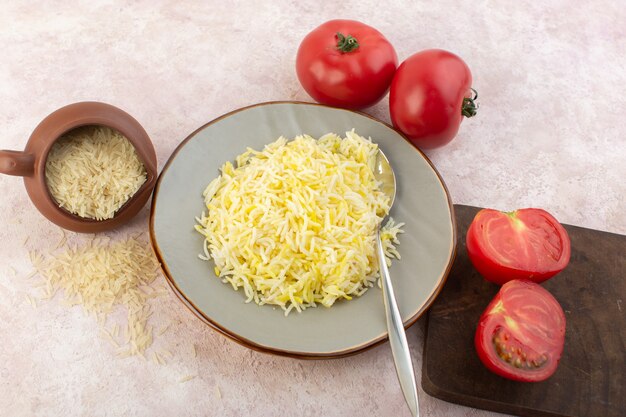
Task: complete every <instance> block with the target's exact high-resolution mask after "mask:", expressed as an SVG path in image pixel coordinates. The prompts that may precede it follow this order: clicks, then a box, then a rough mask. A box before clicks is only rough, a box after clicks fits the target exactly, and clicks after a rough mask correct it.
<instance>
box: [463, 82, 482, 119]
mask: <svg viewBox="0 0 626 417" xmlns="http://www.w3.org/2000/svg"><path fill="white" fill-rule="evenodd" d="M470 90H472V92H473V93H474V97H465V98H464V99H463V104H462V105H461V114H462V115H463V116H465V117H474V116H476V112H477V111H478V103H476V99H477V98H478V93H477V92H476V90H474V89H473V88H470Z"/></svg>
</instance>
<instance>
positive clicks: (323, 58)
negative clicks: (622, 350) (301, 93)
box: [296, 20, 398, 109]
mask: <svg viewBox="0 0 626 417" xmlns="http://www.w3.org/2000/svg"><path fill="white" fill-rule="evenodd" d="M397 66H398V58H397V55H396V51H395V49H394V48H393V46H392V45H391V43H390V42H389V41H388V40H387V38H385V37H384V36H383V35H382V34H381V33H380V32H379V31H377V30H376V29H374V28H373V27H371V26H368V25H366V24H364V23H361V22H358V21H356V20H331V21H328V22H326V23H324V24H322V25H320V26H319V27H317V28H316V29H314V30H313V31H311V32H310V33H309V34H308V35H306V36H305V38H304V39H303V40H302V43H301V44H300V47H299V48H298V54H297V57H296V72H297V74H298V79H299V80H300V84H302V87H304V89H305V90H306V92H307V93H309V95H310V96H311V97H313V98H314V99H315V100H316V101H317V102H319V103H323V104H328V105H331V106H336V107H343V108H348V109H360V108H364V107H368V106H371V105H373V104H376V103H377V102H378V101H380V100H381V99H382V98H383V97H384V95H385V94H386V93H387V91H388V90H389V86H390V85H391V80H392V78H393V75H394V73H395V71H396V67H397Z"/></svg>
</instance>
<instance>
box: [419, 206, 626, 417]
mask: <svg viewBox="0 0 626 417" xmlns="http://www.w3.org/2000/svg"><path fill="white" fill-rule="evenodd" d="M478 210H479V209H478V208H476V207H469V206H461V205H456V206H455V212H456V220H457V227H458V235H457V236H458V241H457V255H456V259H455V261H454V265H453V267H452V270H451V272H450V275H449V277H448V280H447V282H446V284H445V286H444V288H443V290H442V291H441V294H440V295H439V296H438V298H437V300H436V301H435V303H434V304H433V306H432V307H431V308H430V311H429V313H428V319H427V320H428V327H427V333H426V342H425V346H424V362H423V369H422V386H423V388H424V391H426V392H427V393H428V394H430V395H432V396H434V397H437V398H440V399H443V400H446V401H450V402H454V403H458V404H463V405H467V406H471V407H476V408H482V409H485V410H492V411H498V412H501V413H509V414H514V415H519V416H590V417H591V416H593V417H597V416H609V417H623V416H626V401H625V399H626V384H625V375H626V360H625V358H626V347H625V346H626V341H625V340H626V236H622V235H617V234H612V233H606V232H600V231H597V230H591V229H585V228H582V227H576V226H568V225H564V226H565V228H566V229H567V232H568V233H569V236H570V239H571V242H572V256H571V260H570V263H569V265H568V266H567V268H566V269H565V270H564V271H563V272H561V273H560V274H559V275H556V276H555V277H553V278H552V279H550V280H548V281H547V282H545V283H544V284H542V285H543V286H544V287H545V288H546V289H548V290H549V291H550V292H551V293H552V295H554V297H555V298H556V299H557V300H558V301H559V302H560V303H561V306H562V307H563V310H564V311H565V317H566V319H567V327H566V336H565V349H564V351H563V356H562V358H561V362H560V364H559V367H558V369H557V371H556V373H555V374H554V375H553V376H552V377H550V378H549V379H548V380H547V381H544V382H539V383H520V382H513V381H509V380H507V379H504V378H501V377H499V376H497V375H494V374H492V373H491V372H489V371H488V370H487V369H486V368H485V367H484V366H483V365H482V363H481V362H480V360H479V359H478V356H477V355H476V353H475V350H474V344H473V337H474V331H475V330H476V324H477V323H478V319H479V317H480V315H481V313H482V312H483V310H484V309H485V308H486V307H487V304H488V303H489V301H490V300H491V299H492V297H493V296H494V295H495V294H496V293H497V292H498V288H499V287H498V286H496V285H495V284H491V283H489V282H487V281H486V280H485V279H483V278H482V277H481V276H480V275H479V274H478V272H476V270H475V269H474V267H473V266H472V264H471V262H470V261H469V259H468V256H467V250H466V248H465V235H466V232H467V228H468V226H469V224H470V222H471V221H472V219H473V218H474V215H475V214H476V213H477V212H478Z"/></svg>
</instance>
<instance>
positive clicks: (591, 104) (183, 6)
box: [0, 0, 626, 417]
mask: <svg viewBox="0 0 626 417" xmlns="http://www.w3.org/2000/svg"><path fill="white" fill-rule="evenodd" d="M38 3H39V4H37V3H33V2H26V1H8V0H2V1H0V109H1V111H0V125H1V126H2V127H3V129H4V130H3V133H2V136H1V137H0V148H3V149H23V147H24V145H25V143H26V140H27V139H28V136H29V135H30V133H31V132H32V130H33V129H34V127H35V126H36V125H37V123H39V121H41V119H43V118H44V117H45V116H46V115H48V114H49V113H50V112H52V111H53V110H55V109H57V108H59V107H61V106H63V105H66V104H69V103H71V102H76V101H82V100H98V101H104V102H108V103H111V104H114V105H116V106H118V107H121V108H122V109H124V110H126V111H127V112H129V113H130V114H132V115H133V116H134V117H135V118H136V119H137V120H139V122H140V123H141V124H142V125H143V126H144V127H145V129H146V130H147V132H148V134H149V135H150V136H151V137H152V139H153V141H154V144H155V148H156V151H157V155H158V160H159V167H162V166H163V164H164V163H165V161H166V160H167V158H168V156H169V155H170V153H171V152H172V150H173V149H174V148H175V147H176V145H177V144H178V143H179V142H180V141H181V140H182V139H183V138H184V137H185V136H187V134H189V133H190V132H192V131H193V130H195V129H196V128H197V127H198V126H200V125H202V124H204V123H206V122H207V121H209V120H211V119H213V118H215V117H217V116H219V115H221V114H223V113H225V112H228V111H230V110H233V109H236V108H238V107H241V106H245V105H249V104H253V103H257V102H262V101H269V100H303V101H310V98H309V97H308V96H307V95H306V93H305V92H304V91H303V90H302V89H301V88H300V86H299V84H298V81H297V78H296V76H295V71H294V59H295V52H296V49H297V46H298V44H299V41H300V40H301V38H302V37H303V36H304V35H305V34H306V33H307V32H308V31H310V30H311V29H313V28H314V27H315V26H317V25H318V24H320V23H322V22H324V21H326V20H329V19H331V18H338V17H341V18H354V19H358V20H362V21H364V22H366V23H369V24H370V25H372V26H374V27H376V28H378V29H379V30H380V31H381V32H383V33H384V34H385V35H386V36H387V37H388V39H389V40H390V41H391V42H392V43H393V44H394V45H395V47H396V50H397V52H398V55H399V58H400V59H401V60H402V59H404V58H406V57H408V56H409V55H411V54H412V53H414V52H417V51H419V50H421V49H426V48H431V47H439V48H444V49H449V50H451V51H453V52H455V53H457V54H458V55H460V56H461V57H463V58H464V59H465V61H466V62H467V63H468V65H469V66H470V68H471V69H472V72H473V75H474V87H475V88H476V89H477V90H478V91H479V93H480V104H481V108H480V113H479V115H478V117H476V118H474V119H471V120H466V121H465V122H464V123H463V126H462V127H461V130H460V133H459V135H458V137H457V138H456V139H455V140H454V141H453V142H452V143H451V144H449V145H448V146H446V147H444V148H441V149H438V150H434V151H429V152H428V156H429V157H430V158H431V159H432V161H433V162H434V164H435V165H436V166H437V168H438V169H439V171H440V172H441V174H442V176H443V178H444V179H445V181H446V183H447V185H448V187H449V190H450V193H451V195H452V199H453V201H454V202H455V203H464V204H473V205H479V206H489V207H494V208H498V209H514V208H519V207H527V206H535V207H543V208H545V209H547V210H549V211H551V212H552V213H553V214H554V215H555V216H556V217H557V218H558V219H559V220H560V221H562V222H565V223H570V224H576V225H580V226H585V227H590V228H596V229H601V230H607V231H612V232H616V233H626V219H625V217H624V213H625V212H626V201H625V198H626V180H625V178H626V142H625V139H624V136H625V134H626V123H624V114H625V113H626V94H624V85H625V84H626V52H625V51H626V26H624V22H625V21H626V8H624V7H623V6H624V5H623V3H621V2H619V1H610V0H598V1H593V2H583V3H577V4H576V5H575V6H574V5H573V4H572V3H571V2H568V1H552V2H549V4H541V3H543V2H532V1H519V2H497V1H475V2H457V1H450V0H446V1H438V2H426V1H408V0H405V1H390V2H388V4H386V5H384V6H382V5H380V4H381V3H380V2H378V1H374V0H360V1H352V0H347V1H341V2H337V1H333V2H330V1H323V2H317V3H318V4H315V3H314V2H298V1H284V2H281V1H275V2H259V1H235V2H219V1H205V2H201V1H185V2H179V1H133V2H130V1H129V2H123V1H83V2H77V4H76V5H71V6H70V4H69V3H70V2H64V1H58V2H54V1H49V2H38ZM367 112H368V113H370V114H372V115H374V116H376V117H378V118H380V119H382V120H384V121H387V122H388V121H389V114H388V104H387V101H386V100H383V101H382V102H381V103H379V104H377V105H376V106H374V107H372V108H370V109H368V110H367ZM0 196H1V197H0V340H1V343H0V345H1V347H0V414H2V415H7V416H9V415H10V416H16V417H17V416H49V415H50V416H52V415H68V416H70V415H71V416H117V415H126V416H144V415H152V416H169V415H184V416H187V415H189V416H201V415H233V416H234V415H258V416H274V415H302V416H313V415H328V416H352V415H373V416H405V415H408V411H407V409H406V408H405V405H404V401H403V398H402V394H401V392H400V389H399V387H398V383H397V380H396V376H395V372H394V368H393V363H392V360H391V353H390V350H389V347H388V345H383V346H380V347H377V348H375V349H373V350H371V351H368V352H366V353H363V354H361V355H358V356H355V357H351V358H347V359H341V360H333V361H312V362H307V361H297V360H292V359H287V358H281V357H274V356H269V355H265V354H260V353H256V352H253V351H250V350H247V349H245V348H243V347H241V346H239V345H237V344H236V343H234V342H231V341H230V340H227V339H225V338H224V337H222V336H220V335H218V334H217V333H215V332H213V331H211V330H210V329H209V328H207V327H206V326H204V325H203V324H202V323H201V322H200V321H199V320H197V319H195V318H194V317H193V316H192V315H191V313H189V311H187V310H186V308H185V307H183V306H182V304H181V303H180V302H179V301H178V300H177V299H176V298H175V297H173V296H168V297H165V298H161V299H160V300H159V304H158V305H156V306H155V310H156V311H155V315H154V317H153V324H154V325H155V326H157V327H158V326H159V325H162V324H163V323H169V322H171V323H172V325H171V327H170V330H169V331H168V332H167V333H165V334H164V335H163V336H162V337H160V338H159V339H158V340H157V342H156V343H157V345H158V346H161V347H163V348H167V349H169V350H170V351H172V352H174V358H173V359H171V360H170V361H169V362H168V364H167V365H166V366H158V365H155V364H152V363H150V362H148V363H145V362H143V361H142V360H141V359H137V358H130V359H124V360H120V359H115V358H114V355H113V350H112V348H111V347H110V345H109V344H108V343H106V342H104V341H103V340H101V339H100V337H99V336H98V327H97V325H96V323H95V321H94V320H93V319H92V318H89V317H86V316H85V315H84V314H83V313H82V311H80V310H79V309H76V308H74V309H68V308H65V307H62V306H61V305H59V303H58V302H57V301H52V302H49V303H46V304H42V305H41V306H40V307H39V308H38V309H36V310H34V309H33V308H32V307H31V306H30V305H29V304H28V303H27V302H26V300H25V298H24V294H25V293H26V292H27V291H29V288H30V286H29V285H30V284H29V283H28V282H27V281H25V280H24V279H20V277H21V276H24V275H27V274H28V273H29V272H30V270H31V269H32V268H31V267H30V262H29V260H28V252H27V249H26V248H22V242H23V241H24V240H25V238H26V237H27V236H30V238H29V243H28V245H27V246H28V249H39V250H45V249H47V248H50V247H51V246H54V245H55V244H56V242H57V241H58V240H59V238H60V235H61V234H60V231H59V229H58V228H57V227H56V226H54V225H53V224H50V223H49V222H47V221H46V220H45V219H44V218H43V217H42V216H41V215H40V214H39V213H38V212H37V211H36V209H35V208H34V207H33V206H32V205H31V204H30V202H29V200H28V197H27V195H26V192H25V190H24V188H23V184H22V181H21V180H20V179H18V178H12V177H5V176H3V177H0ZM147 215H148V209H147V208H146V209H144V210H143V211H142V212H141V214H140V215H139V216H138V217H137V219H135V220H134V221H133V222H131V224H129V225H128V226H126V227H124V228H122V229H121V230H118V231H117V232H116V233H111V234H110V235H119V234H126V233H128V232H131V231H133V232H134V231H141V230H146V228H147ZM80 239H81V238H80V237H78V236H75V235H73V234H69V240H70V241H71V242H77V241H79V240H80ZM10 268H14V269H15V270H16V271H17V277H12V276H11V275H12V273H11V272H10V271H11V269H10ZM160 280H162V278H160ZM423 326H424V322H423V320H420V321H419V322H418V323H417V324H416V325H414V326H413V327H412V328H411V329H410V330H409V331H408V338H409V343H410V345H411V349H412V353H413V358H414V360H415V366H416V371H417V373H418V378H419V374H420V368H421V350H422V342H423ZM189 343H195V344H196V345H197V350H198V355H197V357H193V355H192V354H191V352H189V350H188V349H187V348H186V346H189ZM188 374H197V375H198V377H197V378H195V379H193V380H191V381H189V382H186V383H180V382H179V379H180V378H181V377H184V376H185V375H188ZM218 390H219V394H218ZM420 400H421V409H422V413H423V415H424V416H441V417H443V416H451V417H460V416H488V415H495V414H492V413H489V412H485V411H480V410H473V409H470V408H466V407H462V406H457V405H454V404H449V403H446V402H443V401H439V400H437V399H434V398H431V397H428V396H427V395H426V394H424V393H423V391H421V392H420Z"/></svg>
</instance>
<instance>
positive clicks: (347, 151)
mask: <svg viewBox="0 0 626 417" xmlns="http://www.w3.org/2000/svg"><path fill="white" fill-rule="evenodd" d="M377 152H378V146H377V145H376V144H374V143H372V142H371V141H370V140H367V139H365V138H363V137H361V136H359V135H357V134H356V133H355V132H354V131H350V132H346V137H345V138H343V139H342V138H341V137H339V136H337V135H335V134H327V135H325V136H323V137H321V138H320V139H319V140H315V139H313V138H312V137H310V136H306V135H304V136H298V137H296V138H295V139H294V140H293V141H287V139H285V138H283V137H281V138H279V139H278V140H276V141H275V142H273V143H271V144H269V145H267V146H265V149H264V150H263V151H255V150H253V149H250V148H248V150H247V151H246V152H244V153H243V154H241V155H239V156H238V157H237V158H236V165H237V167H236V168H235V167H234V166H233V165H232V164H231V163H230V162H226V163H225V164H224V165H223V166H222V168H221V175H220V176H219V177H217V178H216V179H214V180H213V181H211V183H210V184H209V185H208V186H207V187H206V189H205V191H204V194H203V195H204V201H205V205H206V208H207V210H208V213H206V214H205V213H202V216H201V217H199V218H196V221H197V223H198V224H197V225H196V226H195V228H196V230H197V231H198V232H200V233H201V234H202V235H203V236H204V237H205V240H204V250H203V253H202V254H201V255H199V256H200V258H201V259H206V260H208V259H210V258H211V259H213V260H214V261H215V268H214V269H215V273H216V275H217V276H219V277H220V278H221V279H222V281H223V282H224V283H230V284H231V285H232V287H233V289H235V290H237V289H239V288H243V290H244V292H245V295H246V297H247V299H246V302H250V301H254V302H256V303H257V304H260V305H262V304H274V305H278V306H280V307H281V308H282V309H284V310H285V315H287V314H288V313H289V312H290V311H291V310H292V309H295V310H297V311H298V312H300V311H302V310H304V309H306V308H307V307H315V306H317V304H318V303H320V304H322V305H323V306H325V307H330V306H332V305H333V304H334V303H335V301H337V300H338V299H347V300H350V299H351V298H352V297H353V296H360V295H362V294H364V293H365V292H366V291H367V289H368V288H370V287H371V286H372V285H373V283H374V282H375V281H376V280H377V277H378V263H377V259H376V251H375V249H376V246H375V245H376V243H375V242H376V230H377V229H378V227H379V225H380V223H381V221H382V220H383V218H384V217H385V216H386V215H387V213H388V212H389V208H390V207H389V198H388V197H387V196H386V195H385V194H384V193H383V192H382V191H381V190H380V188H379V186H380V184H379V182H378V181H377V180H376V178H375V176H374V172H373V169H374V163H375V160H376V154H377ZM402 225H403V224H395V223H394V221H393V220H392V219H390V220H389V222H388V223H387V224H386V225H384V226H383V229H382V233H381V238H382V241H383V248H384V250H385V254H386V256H387V262H388V263H390V262H391V260H390V259H391V257H395V258H398V259H399V258H400V254H399V253H398V252H397V250H396V248H395V245H396V244H398V240H397V235H398V233H400V232H401V226H402Z"/></svg>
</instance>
